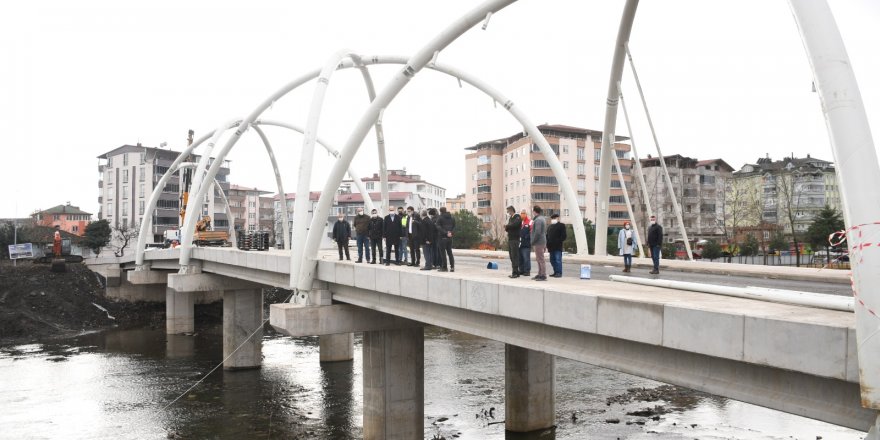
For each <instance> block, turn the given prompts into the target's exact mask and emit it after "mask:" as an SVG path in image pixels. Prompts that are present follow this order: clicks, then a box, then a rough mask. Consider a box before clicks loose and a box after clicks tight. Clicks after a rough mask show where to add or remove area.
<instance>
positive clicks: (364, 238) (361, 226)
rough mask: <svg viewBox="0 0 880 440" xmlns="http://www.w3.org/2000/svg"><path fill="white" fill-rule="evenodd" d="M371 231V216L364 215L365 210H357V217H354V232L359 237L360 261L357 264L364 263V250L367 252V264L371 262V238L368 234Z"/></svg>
mask: <svg viewBox="0 0 880 440" xmlns="http://www.w3.org/2000/svg"><path fill="white" fill-rule="evenodd" d="M369 229H370V216H368V215H366V214H364V208H358V209H357V215H356V216H355V217H354V231H355V234H356V235H357V247H358V259H357V263H361V262H363V261H364V258H363V257H364V248H366V250H367V262H368V263H369V262H370V238H369V236H368V232H369Z"/></svg>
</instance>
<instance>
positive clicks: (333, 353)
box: [318, 333, 354, 362]
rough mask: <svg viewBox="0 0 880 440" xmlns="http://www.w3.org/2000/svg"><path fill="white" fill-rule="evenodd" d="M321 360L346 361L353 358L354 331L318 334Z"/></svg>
mask: <svg viewBox="0 0 880 440" xmlns="http://www.w3.org/2000/svg"><path fill="white" fill-rule="evenodd" d="M318 349H319V350H320V352H321V354H320V357H319V359H320V361H321V362H346V361H350V360H352V359H354V333H340V334H338V335H324V336H318Z"/></svg>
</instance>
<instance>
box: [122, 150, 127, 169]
mask: <svg viewBox="0 0 880 440" xmlns="http://www.w3.org/2000/svg"><path fill="white" fill-rule="evenodd" d="M122 166H128V155H127V154H124V153H123V154H122Z"/></svg>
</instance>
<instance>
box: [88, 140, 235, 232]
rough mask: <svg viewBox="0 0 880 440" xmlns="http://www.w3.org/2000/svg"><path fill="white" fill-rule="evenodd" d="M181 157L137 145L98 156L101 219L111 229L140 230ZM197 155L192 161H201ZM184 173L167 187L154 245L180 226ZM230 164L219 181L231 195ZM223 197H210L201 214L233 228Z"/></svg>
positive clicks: (158, 213)
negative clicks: (150, 202)
mask: <svg viewBox="0 0 880 440" xmlns="http://www.w3.org/2000/svg"><path fill="white" fill-rule="evenodd" d="M178 155H180V152H178V151H172V150H165V149H160V148H151V147H144V146H142V145H141V144H140V143H138V144H137V145H123V146H121V147H119V148H116V149H113V150H110V151H108V152H106V153H104V154H102V155H100V156H98V159H99V162H98V204H99V208H98V219H107V221H108V222H109V223H110V226H111V227H118V226H119V225H120V224H126V225H128V226H129V227H138V226H139V225H140V224H141V221H143V216H144V213H145V210H146V204H147V201H148V200H149V198H150V194H152V192H153V188H154V187H155V185H156V184H157V183H158V182H159V179H161V178H162V176H163V175H164V174H165V172H166V171H168V168H169V167H170V166H171V163H172V162H173V161H174V160H175V159H176V158H177V156H178ZM198 159H199V156H197V155H196V156H194V157H193V158H192V161H198ZM181 174H182V173H180V172H177V173H175V174H174V178H173V179H172V180H170V181H169V183H168V184H166V185H165V188H163V190H162V193H161V195H160V197H159V200H158V203H157V205H156V211H155V212H154V215H153V219H152V223H153V228H152V233H153V242H154V243H161V242H162V241H163V240H164V238H163V235H164V232H165V231H166V230H169V229H177V228H179V227H180V190H181V185H182V181H181V177H180V176H181ZM228 176H229V164H228V161H227V162H226V163H224V164H223V166H222V167H221V168H220V172H219V173H218V174H217V181H218V182H219V183H220V186H221V187H222V188H223V190H224V191H226V192H228V190H229V183H228ZM225 209H226V208H225V207H224V206H223V202H222V198H220V195H219V193H216V189H215V190H212V191H210V192H209V193H208V194H207V197H206V200H205V201H204V203H203V205H202V209H201V213H199V214H201V215H209V216H211V218H212V223H213V226H214V227H215V228H225V227H228V226H229V220H228V219H227V218H226V211H225Z"/></svg>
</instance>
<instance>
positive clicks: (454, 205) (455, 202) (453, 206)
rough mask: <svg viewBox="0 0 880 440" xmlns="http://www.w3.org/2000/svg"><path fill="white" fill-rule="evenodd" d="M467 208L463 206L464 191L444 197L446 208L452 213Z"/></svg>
mask: <svg viewBox="0 0 880 440" xmlns="http://www.w3.org/2000/svg"><path fill="white" fill-rule="evenodd" d="M465 209H467V208H466V207H465V197H464V193H462V194H459V195H457V196H455V197H453V198H447V199H446V210H447V211H449V212H450V213H452V214H455V213H456V212H458V211H463V210H465Z"/></svg>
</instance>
